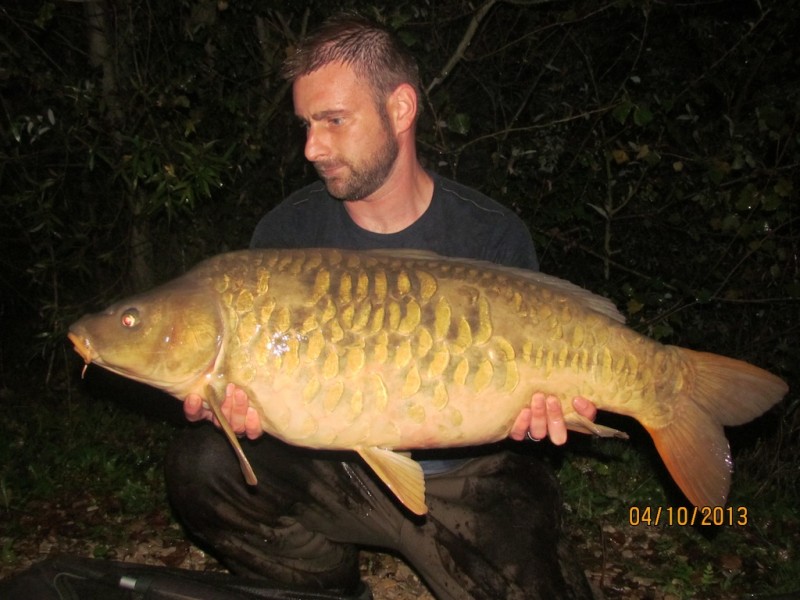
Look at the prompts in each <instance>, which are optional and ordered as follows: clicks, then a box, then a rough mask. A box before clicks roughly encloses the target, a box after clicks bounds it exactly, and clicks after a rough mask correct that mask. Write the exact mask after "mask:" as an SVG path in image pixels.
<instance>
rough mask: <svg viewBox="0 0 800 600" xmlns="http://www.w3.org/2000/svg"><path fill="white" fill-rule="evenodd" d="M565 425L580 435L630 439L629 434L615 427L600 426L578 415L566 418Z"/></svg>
mask: <svg viewBox="0 0 800 600" xmlns="http://www.w3.org/2000/svg"><path fill="white" fill-rule="evenodd" d="M564 423H565V424H566V426H567V429H571V430H572V431H577V432H579V433H588V434H589V435H596V436H598V437H615V438H622V439H624V440H627V439H628V434H627V433H625V432H624V431H619V430H618V429H614V428H613V427H606V426H605V425H598V424H597V423H595V422H594V421H590V420H589V419H587V418H586V417H584V416H581V415H579V414H577V413H574V414H570V415H567V416H566V417H564Z"/></svg>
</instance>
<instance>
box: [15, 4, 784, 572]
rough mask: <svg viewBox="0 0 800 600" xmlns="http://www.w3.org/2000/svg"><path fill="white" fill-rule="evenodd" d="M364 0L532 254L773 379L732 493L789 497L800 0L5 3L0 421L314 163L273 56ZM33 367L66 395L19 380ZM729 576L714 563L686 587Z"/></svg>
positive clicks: (242, 232) (436, 131)
mask: <svg viewBox="0 0 800 600" xmlns="http://www.w3.org/2000/svg"><path fill="white" fill-rule="evenodd" d="M353 7H355V8H358V9H360V10H361V11H362V12H364V13H366V14H368V15H371V16H374V17H377V18H379V19H382V20H383V21H384V22H386V23H387V24H388V25H389V26H391V27H393V28H395V29H396V30H397V31H398V32H399V34H400V35H401V37H402V39H403V40H404V41H405V42H406V43H407V44H408V45H409V47H410V48H411V50H412V51H413V52H414V53H415V55H416V56H417V58H418V60H419V61H420V66H421V70H422V74H423V86H424V88H425V94H424V97H423V98H422V102H421V105H422V108H423V113H422V116H421V119H420V122H419V127H418V137H419V141H420V153H421V157H422V160H423V161H424V163H425V164H426V165H428V166H430V167H431V168H433V169H436V170H439V171H440V172H442V173H443V174H446V175H448V176H452V177H455V178H457V179H459V180H461V181H463V182H465V183H468V184H472V185H475V186H476V187H479V188H480V189H481V190H482V191H484V192H486V193H487V194H489V195H491V196H493V197H495V198H497V199H498V200H500V201H501V202H503V203H505V204H507V205H508V206H510V207H512V208H514V209H515V210H516V211H517V212H518V213H519V214H520V215H521V216H522V217H523V219H525V220H526V222H528V223H529V225H530V227H531V231H532V232H533V234H534V237H535V240H536V242H537V246H538V248H539V251H540V255H541V261H542V267H543V269H544V270H546V271H549V272H552V273H554V274H557V275H560V276H563V277H566V278H568V279H570V280H573V281H575V282H576V283H579V284H581V285H584V286H586V287H588V288H590V289H592V290H595V291H597V292H598V293H602V294H605V295H607V296H609V297H610V298H612V299H613V300H614V301H615V302H616V303H617V304H618V305H619V306H620V307H621V309H622V310H623V312H625V314H626V315H627V316H628V318H629V323H630V324H631V325H632V326H633V327H634V328H636V329H637V330H639V331H642V332H645V333H647V334H649V335H651V336H653V337H655V338H657V339H660V340H661V341H663V342H665V343H674V344H679V345H685V346H689V347H694V348H700V349H705V350H710V351H713V352H718V353H722V354H728V355H731V356H736V357H739V358H743V359H745V360H749V361H752V362H754V363H756V364H758V365H760V366H763V367H765V368H768V369H770V370H772V371H774V372H776V373H778V374H780V375H781V376H783V377H785V378H786V379H787V380H788V381H789V384H790V388H792V391H791V392H790V396H789V397H788V398H787V400H786V401H785V402H784V403H783V404H782V405H781V406H780V407H778V408H776V409H775V410H774V411H773V412H772V413H771V414H770V415H768V416H767V417H765V418H762V419H761V420H759V421H758V422H757V423H755V424H753V425H749V426H746V427H744V428H740V429H741V431H736V432H733V435H732V437H733V439H734V450H735V454H736V458H737V460H738V461H739V464H740V470H739V472H738V473H739V474H740V476H739V478H738V479H737V481H736V486H735V488H734V489H735V490H736V493H737V494H738V495H739V496H738V501H740V502H741V503H749V502H753V503H756V502H757V499H758V498H765V499H767V501H766V502H765V504H764V506H765V507H767V506H768V505H769V502H770V501H773V500H774V501H775V503H776V506H778V507H780V506H789V505H791V504H792V503H794V504H796V502H797V501H798V500H799V499H800V498H799V496H800V491H798V485H799V484H798V475H797V473H798V467H797V462H796V458H795V456H794V451H793V450H792V448H793V447H796V444H797V443H798V441H799V440H798V431H799V430H800V426H799V425H798V416H797V415H798V410H797V407H798V398H797V394H796V392H794V389H795V388H796V387H797V385H798V383H800V373H798V365H800V344H797V343H796V342H795V338H796V337H797V336H798V333H800V302H799V301H798V298H800V278H799V277H798V271H799V270H800V264H799V263H798V256H800V248H799V247H798V246H799V243H798V242H799V237H800V232H798V201H797V196H798V188H800V181H798V173H800V170H799V169H798V164H800V132H799V130H798V123H799V122H800V110H798V109H800V77H798V76H797V74H798V73H800V64H798V63H800V59H798V53H797V51H796V50H795V47H796V42H797V39H798V34H800V31H798V21H800V18H799V17H798V14H799V13H800V6H798V2H797V0H788V1H783V2H779V1H777V0H775V1H772V0H767V1H762V2H694V3H693V2H689V3H686V2H682V3H670V2H660V3H656V2H652V1H650V0H625V1H619V2H607V3H597V2H591V1H589V0H584V1H581V0H577V1H567V2H556V1H552V2H548V1H543V2H502V1H497V0H489V1H488V2H484V3H483V4H482V5H480V6H479V7H478V8H476V7H475V5H474V4H473V3H468V2H465V1H462V0H447V1H445V2H435V3H414V2H400V3H394V4H392V8H388V9H387V8H377V7H374V6H371V5H368V4H366V3H364V2H358V1H356V0H351V1H341V2H336V3H325V4H323V3H312V2H288V1H280V2H266V1H263V0H246V1H240V0H235V1H231V2H224V1H223V2H217V1H216V0H213V1H211V0H181V1H176V2H149V3H146V2H134V1H133V0H115V1H113V2H112V1H111V0H97V1H94V2H82V3H79V2H52V1H47V0H10V1H7V2H5V3H4V5H3V7H2V8H0V24H1V26H0V31H1V32H2V33H0V36H1V37H0V41H2V44H0V90H1V91H0V98H1V100H0V103H1V104H2V114H0V320H1V321H2V338H1V339H0V393H1V394H2V395H0V402H2V403H4V404H5V406H4V409H5V410H8V411H11V412H10V414H13V413H15V412H18V411H19V410H21V405H20V404H16V405H14V407H10V406H9V404H8V403H9V402H12V401H13V402H20V398H25V399H26V400H27V403H28V404H29V405H30V407H29V408H28V409H26V410H27V412H28V415H29V421H28V420H25V421H22V420H19V419H11V421H10V423H6V425H5V426H4V429H3V431H5V432H9V435H12V434H13V435H14V436H16V437H14V438H13V439H18V440H29V439H31V438H33V439H43V438H46V437H47V436H49V435H55V434H54V433H53V432H45V431H41V430H39V429H37V426H36V423H37V422H41V423H45V422H48V421H52V419H51V418H50V417H52V414H53V412H54V411H55V412H59V411H64V410H68V412H69V411H74V407H73V408H69V406H67V407H66V408H65V405H64V400H63V398H62V399H61V400H60V401H58V400H55V398H54V395H60V396H63V395H65V394H67V393H68V390H69V389H70V387H71V384H70V380H71V379H72V378H74V376H75V375H76V372H77V371H76V370H77V368H78V360H77V357H73V356H72V353H71V351H68V350H67V344H66V342H65V340H64V331H65V328H66V326H67V325H68V324H69V323H70V322H71V321H72V320H74V319H75V318H76V317H77V316H78V315H80V314H81V313H83V312H86V311H88V310H96V309H98V308H99V307H101V306H102V305H104V304H106V303H107V302H109V301H110V300H112V299H114V298H116V297H119V296H121V295H123V294H127V293H130V292H131V291H133V290H136V289H140V288H142V287H145V286H147V285H149V284H151V283H154V282H158V281H162V280H165V279H167V278H169V277H172V276H174V275H176V274H177V273H179V272H182V271H184V270H185V269H186V268H188V267H189V266H191V265H192V264H194V263H195V262H197V261H198V260H199V259H201V258H203V257H206V256H210V255H212V254H216V253H218V252H222V251H225V250H228V249H233V248H239V247H243V246H246V245H247V243H248V240H249V236H250V232H251V231H252V229H253V227H254V225H255V223H256V221H257V220H258V218H260V216H261V215H262V214H263V213H264V212H265V211H266V210H268V209H269V208H270V207H272V206H273V205H274V204H275V203H277V202H278V201H279V200H280V199H282V198H283V197H284V196H285V195H287V194H288V193H289V192H290V191H292V190H293V189H296V188H297V187H299V186H300V185H302V184H303V183H305V182H307V181H309V180H311V179H313V177H314V175H313V169H310V168H309V167H308V165H307V164H306V162H305V160H304V157H303V139H302V130H301V129H300V128H299V127H297V126H296V120H295V118H294V116H293V114H292V106H291V93H290V90H289V89H288V88H287V86H286V84H285V83H284V82H283V81H281V79H280V78H279V76H278V69H279V66H280V63H281V60H282V57H283V56H284V55H285V52H286V51H287V48H288V47H289V46H291V44H292V43H293V42H294V40H296V39H297V37H298V36H300V35H301V34H302V33H303V32H304V31H306V30H307V29H308V28H309V27H312V26H313V25H314V24H316V23H318V22H319V21H320V20H321V19H323V18H324V17H325V16H327V15H328V14H330V12H332V11H334V10H335V9H337V8H353ZM96 8H99V9H100V12H99V13H98V12H96V11H95V12H93V10H94V9H96ZM472 25H474V27H472ZM98 32H99V33H100V34H102V35H97V34H98ZM466 42H468V43H466ZM22 369H24V370H26V372H27V373H29V374H35V376H32V377H26V378H25V379H24V380H20V379H19V378H18V377H17V373H18V371H20V370H22ZM37 385H40V386H41V387H42V388H44V387H45V386H49V387H50V388H51V390H52V391H55V392H57V394H53V393H38V394H33V395H32V396H31V397H30V398H28V397H27V396H28V388H30V387H33V388H35V387H36V386H37ZM67 404H69V402H67ZM38 410H41V411H43V412H42V413H41V415H38V414H37V413H36V411H38ZM93 410H94V411H100V412H102V411H103V409H102V408H101V407H100V406H93ZM4 413H5V411H4ZM31 413H33V414H32V416H31ZM69 414H74V415H80V416H81V419H83V418H84V417H85V415H84V414H83V412H80V411H78V412H69ZM113 418H114V419H116V418H123V419H124V418H125V417H124V416H120V415H115V416H114V417H113ZM68 423H69V424H70V426H75V425H76V423H75V422H74V421H68ZM102 427H104V426H102V425H98V427H97V428H95V429H102ZM8 439H11V438H8ZM107 441H108V440H105V439H102V436H100V437H99V438H98V444H105V443H107ZM10 443H11V444H12V445H13V443H16V442H10ZM25 443H28V442H25ZM65 443H68V440H67V441H65ZM84 443H86V442H85V440H83V439H79V440H78V441H77V442H76V444H77V445H78V446H80V445H81V444H84ZM647 443H648V442H647V440H643V441H642V444H644V445H645V446H646V444H647ZM92 452H96V453H99V454H102V453H103V450H101V449H100V448H97V449H93V450H87V453H89V454H91V453H92ZM99 454H98V456H99ZM70 460H77V459H70ZM86 460H87V461H89V462H90V463H91V465H92V466H91V470H93V471H97V469H98V465H102V464H103V461H106V462H107V463H108V464H111V463H113V464H114V469H110V470H109V471H115V470H116V467H117V462H118V459H117V458H114V457H112V456H111V455H108V456H107V457H104V456H99V458H96V459H95V458H91V457H89V456H88V455H87V458H86ZM628 460H629V459H628ZM75 464H77V463H75ZM88 464H89V463H87V465H88ZM631 468H632V469H634V470H636V471H646V470H647V468H648V467H642V468H641V469H640V468H639V467H638V466H635V467H631ZM72 469H73V467H68V468H67V469H66V471H65V473H72V472H73V470H72ZM608 469H609V470H611V471H613V472H617V471H620V470H624V469H625V467H623V468H620V467H618V466H615V464H614V463H613V461H612V463H610V464H609V466H608ZM78 470H80V469H78ZM124 470H125V469H124V468H123V469H122V471H124ZM35 471H36V467H35V465H32V466H31V473H30V477H29V479H28V480H25V478H24V477H23V476H22V474H20V473H19V472H16V473H9V472H7V471H6V472H4V473H3V482H5V483H4V485H7V486H8V485H13V486H22V487H23V488H25V489H24V490H23V491H20V490H19V489H17V490H16V491H14V494H15V496H14V497H16V498H20V497H28V496H27V494H35V493H39V494H46V493H48V492H47V491H46V490H44V489H43V488H41V486H52V485H55V484H54V483H53V482H52V481H48V480H47V478H46V477H43V476H42V475H41V474H39V475H37V474H36V472H35ZM98 476H99V474H98ZM748 476H750V479H749V480H748ZM567 479H569V478H567ZM578 479H580V478H578ZM605 479H609V478H608V477H607V478H605ZM23 480H25V481H27V483H24V484H23V483H20V482H21V481H23ZM12 482H13V483H12ZM607 483H608V482H607V481H604V482H603V484H604V485H605V484H607ZM662 483H663V481H659V485H660V484H662ZM115 485H116V486H117V487H119V486H120V485H121V486H122V487H123V488H124V487H125V485H126V484H125V483H124V482H123V483H120V482H116V483H115ZM138 485H139V484H138V483H130V486H129V487H128V488H127V489H129V491H131V494H130V495H131V497H132V498H135V497H136V496H137V493H138V492H137V491H136V490H137V489H139V488H137V486H138ZM575 485H578V484H577V483H576V484H575ZM25 486H27V487H25ZM655 487H656V488H657V486H655ZM4 489H5V488H4ZM627 489H628V486H627V485H620V486H618V490H617V494H619V495H620V497H621V498H622V502H626V503H628V504H630V503H631V502H633V501H634V499H633V498H626V497H625V495H626V494H627V491H626V490H627ZM778 489H780V490H781V492H780V495H779V496H778V497H777V498H776V496H774V495H773V494H774V493H777V492H775V490H778ZM4 493H5V492H4V491H3V489H0V500H2V499H3V497H4V496H3V494H4ZM587 493H589V492H587ZM745 494H748V495H749V494H752V496H751V497H746V496H745ZM636 501H637V502H638V501H643V500H641V499H640V498H637V499H636ZM651 501H652V502H655V501H659V502H662V501H663V500H662V499H658V500H651ZM758 501H759V502H760V500H758ZM4 502H5V508H6V510H8V508H9V505H10V503H11V502H13V500H11V501H9V500H4ZM584 502H590V500H584ZM590 503H591V502H590ZM0 508H2V506H0ZM602 510H603V509H602V508H601V511H600V514H602ZM765 510H766V508H765ZM776 510H777V509H776ZM589 514H591V515H593V517H592V518H596V517H597V514H598V513H597V512H596V508H595V507H591V512H590V513H589ZM796 529H797V524H796V522H795V525H794V530H793V533H792V535H795V536H796V535H797V534H796ZM794 539H796V537H795V538H794ZM792 552H797V549H796V548H795V549H794V550H792ZM754 560H755V559H754ZM795 560H796V559H795ZM794 564H796V563H794ZM700 567H701V568H705V566H704V565H700ZM720 577H721V576H720V575H719V573H718V572H717V571H715V570H714V567H713V565H712V567H709V569H708V570H707V572H704V573H702V574H701V579H702V581H701V583H702V582H714V581H716V582H719V581H720V579H719V578H720ZM734 583H735V582H734Z"/></svg>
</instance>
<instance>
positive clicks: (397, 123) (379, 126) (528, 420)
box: [167, 17, 596, 600]
mask: <svg viewBox="0 0 800 600" xmlns="http://www.w3.org/2000/svg"><path fill="white" fill-rule="evenodd" d="M284 74H285V76H286V78H287V79H288V80H289V81H291V82H292V84H293V98H294V106H295V112H296V114H297V116H298V117H299V118H300V120H301V121H302V123H303V124H304V126H305V128H306V135H307V139H306V147H305V154H306V158H308V160H309V161H311V162H312V163H313V164H314V166H315V168H316V169H317V171H318V173H319V175H320V178H321V179H322V181H321V182H318V183H315V184H312V185H310V186H307V187H305V188H303V189H301V190H299V191H298V192H296V193H295V194H293V195H291V196H290V197H289V198H287V199H286V200H285V201H284V202H283V203H281V204H280V205H279V206H277V207H276V208H275V209H274V210H272V211H271V212H270V213H269V214H267V215H266V216H265V217H264V218H263V219H262V220H261V222H260V223H259V224H258V226H257V228H256V230H255V232H254V234H253V238H252V241H251V246H252V247H340V248H356V249H369V248H413V249H427V250H432V251H435V252H438V253H440V254H443V255H451V256H459V257H467V258H474V259H482V260H490V261H493V262H497V263H502V264H506V265H510V266H516V267H523V268H528V269H537V268H538V262H537V259H536V253H535V250H534V247H533V242H532V240H531V237H530V234H529V232H528V231H527V228H526V227H525V226H524V224H523V223H522V222H521V221H520V220H519V219H518V218H517V217H516V215H514V214H513V213H512V212H511V211H509V210H508V209H506V208H504V207H502V206H501V205H499V204H498V203H496V202H494V201H492V200H490V199H489V198H487V197H486V196H484V195H482V194H480V193H478V192H476V191H475V190H471V189H469V188H467V187H465V186H462V185H459V184H456V183H455V182H452V181H449V180H447V179H445V178H443V177H440V176H438V175H436V174H433V173H430V172H428V171H426V170H425V169H424V168H423V167H422V166H421V164H420V163H419V161H418V159H417V154H416V146H415V126H416V120H417V115H418V101H419V97H420V93H419V77H418V73H417V67H416V64H415V63H414V61H413V59H411V58H410V57H409V56H408V55H407V54H406V53H405V52H404V50H403V48H402V46H401V45H400V44H399V43H398V42H397V41H396V39H395V38H394V37H393V36H392V35H391V34H389V33H388V32H387V31H385V30H384V29H382V28H381V27H379V26H377V25H375V24H373V23H371V22H369V21H365V20H362V19H360V18H356V17H341V18H337V19H332V20H330V21H328V22H327V23H326V24H324V25H323V26H322V27H321V28H320V29H319V30H318V31H317V32H316V33H315V34H313V35H312V36H310V37H309V38H308V39H306V40H305V41H303V42H302V43H301V44H300V45H299V46H298V47H297V49H296V51H295V54H294V55H292V56H291V57H290V58H289V59H288V60H287V62H286V65H285V69H284ZM574 403H575V407H576V410H578V412H579V413H581V414H582V415H584V416H586V417H588V418H590V419H593V418H594V416H595V412H596V411H595V408H594V406H593V405H592V404H591V403H590V402H588V401H587V400H585V399H582V398H576V399H575V400H574ZM487 410H491V407H488V406H487ZM224 412H225V414H226V415H227V416H228V418H229V420H230V421H231V424H232V426H233V428H234V430H235V431H237V432H238V433H244V434H246V435H247V437H249V438H251V439H253V440H255V441H254V442H253V443H252V444H251V445H249V446H248V447H247V448H245V451H246V453H247V455H248V457H249V458H250V461H251V463H252V465H253V467H254V469H255V472H256V474H257V476H258V479H259V485H258V486H257V487H256V488H255V489H248V488H247V486H246V485H245V484H244V483H243V482H242V480H241V476H240V474H239V471H238V468H237V466H236V463H235V460H234V458H233V455H232V454H231V453H230V450H229V448H228V447H227V446H226V442H225V439H224V437H223V436H221V435H219V434H218V433H217V432H215V431H214V430H213V429H211V428H197V429H192V430H190V431H189V432H187V434H186V435H184V436H183V437H182V438H181V439H180V440H179V441H178V442H177V443H176V445H175V447H174V448H173V449H172V451H171V452H170V453H169V458H168V464H167V483H168V489H169V493H170V498H171V500H172V502H173V505H174V506H175V509H176V511H177V513H178V515H179V516H180V517H181V519H182V520H183V522H184V524H185V525H186V526H187V528H188V530H189V531H190V532H191V533H193V534H194V535H195V536H196V537H197V538H199V540H200V541H201V542H203V543H205V544H207V545H208V546H210V547H211V548H212V549H213V550H214V551H215V553H216V554H217V555H218V556H219V557H220V558H221V560H222V561H223V562H224V563H225V564H226V566H228V567H229V568H230V569H231V570H232V571H233V572H235V573H239V574H246V575H251V576H256V577H264V578H268V579H271V580H274V581H276V582H280V583H281V584H283V585H288V586H292V587H294V588H297V589H303V590H307V591H309V593H311V592H318V593H322V591H327V593H330V594H331V596H329V597H355V596H356V595H357V594H358V590H359V586H360V576H359V569H358V550H357V549H358V547H360V546H370V547H378V548H384V549H389V550H392V551H395V552H398V553H400V554H401V555H402V556H403V557H404V558H405V559H406V560H408V561H409V562H410V563H411V564H412V565H413V566H414V568H415V569H416V570H417V571H418V572H419V573H420V574H421V576H422V577H423V578H424V580H425V582H426V583H427V584H428V586H429V587H430V588H431V589H432V590H433V592H434V594H435V595H436V596H437V597H438V598H441V599H453V600H456V599H457V600H463V599H467V598H475V599H478V598H481V599H498V598H504V599H510V598H587V597H590V596H591V593H590V591H589V589H588V585H587V583H586V581H585V578H584V577H583V573H582V571H581V570H580V568H579V567H577V566H576V565H575V564H574V562H573V557H571V556H569V554H568V550H567V547H568V546H567V543H566V542H565V540H564V538H563V536H562V532H561V523H560V514H561V497H560V493H559V490H558V486H557V483H556V481H555V478H554V476H553V474H552V472H551V471H550V470H549V469H548V468H547V467H546V466H545V465H543V464H542V463H541V462H539V461H538V460H535V459H534V458H532V457H531V456H526V455H525V454H524V452H514V451H508V450H505V449H503V450H502V451H501V449H500V448H497V447H492V448H490V449H489V450H487V449H477V450H474V451H467V450H463V449H462V450H458V451H442V452H428V453H420V456H419V457H418V458H420V459H421V462H422V464H423V467H424V469H425V473H426V485H427V494H426V500H427V502H428V506H429V513H428V515H426V516H425V517H424V518H417V517H414V516H413V515H411V514H410V513H409V512H408V511H406V510H405V509H404V508H402V507H401V506H400V505H399V504H397V502H396V501H395V500H394V498H392V497H391V494H389V493H387V491H386V490H385V488H383V487H382V485H381V484H380V483H379V482H376V481H375V480H374V479H373V478H372V477H371V475H370V474H369V473H368V472H367V470H366V469H365V468H362V466H361V465H360V464H359V463H358V462H357V461H356V460H355V459H354V457H353V456H352V455H350V454H348V453H333V452H327V453H325V452H312V451H309V450H304V449H300V448H294V447H290V446H287V445H285V444H282V443H280V442H278V441H277V440H275V439H272V438H270V437H269V436H262V435H261V434H262V431H261V427H260V424H259V422H258V418H257V416H256V414H255V411H254V410H253V409H252V408H249V407H248V400H247V397H246V394H245V393H244V391H242V390H241V389H238V388H236V387H235V385H233V384H229V386H228V389H227V391H226V398H225V404H224ZM185 413H186V416H187V418H188V419H189V420H192V421H195V420H199V419H208V418H211V417H210V415H209V413H208V411H207V410H204V409H203V407H202V404H201V401H200V399H199V398H198V397H196V396H191V397H189V398H187V399H186V402H185ZM548 432H549V436H550V438H551V440H552V441H553V442H554V443H557V444H561V443H563V442H564V441H565V439H566V429H565V426H564V420H563V414H562V413H561V408H560V404H559V403H558V400H557V399H556V398H553V397H545V395H544V394H538V393H537V394H535V395H534V396H533V398H532V401H531V406H530V408H528V409H525V410H523V411H522V413H521V414H520V415H519V417H518V419H517V420H516V422H515V424H514V427H513V429H512V432H511V434H510V437H511V438H513V439H515V440H522V439H524V438H525V437H526V434H527V435H528V436H529V437H530V438H531V439H534V440H539V439H542V438H544V437H545V436H546V435H547V434H548ZM515 446H517V448H516V449H517V450H521V449H527V448H529V446H528V445H524V444H523V445H515ZM336 594H338V595H336ZM309 597H311V596H309ZM313 597H322V596H319V595H315V596H313ZM326 597H328V596H326Z"/></svg>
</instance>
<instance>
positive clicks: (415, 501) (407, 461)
mask: <svg viewBox="0 0 800 600" xmlns="http://www.w3.org/2000/svg"><path fill="white" fill-rule="evenodd" d="M355 450H356V452H358V454H359V455H360V456H361V458H363V459H364V461H365V462H366V463H367V464H368V465H369V466H370V467H371V468H372V470H373V471H375V473H376V474H377V475H378V477H380V478H381V481H383V482H384V483H385V484H386V487H388V488H389V489H390V490H391V491H392V492H393V493H394V494H395V496H397V497H398V499H399V500H400V502H402V503H403V504H404V505H405V506H406V508H408V510H410V511H411V512H413V513H415V514H418V515H424V514H425V513H426V512H428V507H427V506H425V477H424V474H423V472H422V467H421V466H420V465H419V463H418V462H416V461H415V460H412V459H411V458H409V457H408V456H406V455H404V454H400V453H398V452H394V451H392V450H386V449H385V448H376V447H374V446H363V447H359V448H356V449H355Z"/></svg>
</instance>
